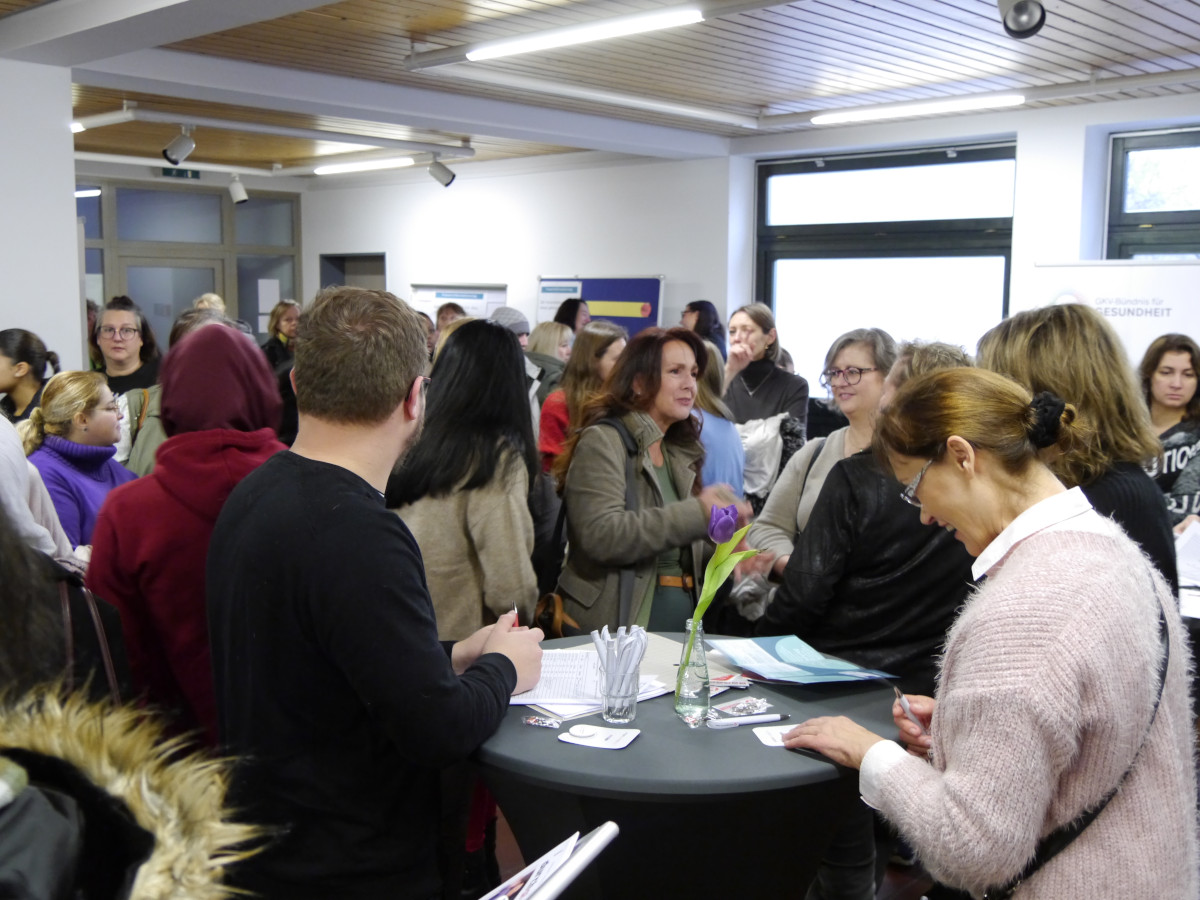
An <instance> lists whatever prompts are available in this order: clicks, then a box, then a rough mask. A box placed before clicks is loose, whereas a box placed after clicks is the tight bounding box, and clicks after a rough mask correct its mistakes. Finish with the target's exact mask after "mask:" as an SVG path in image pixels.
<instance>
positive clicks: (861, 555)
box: [756, 452, 972, 696]
mask: <svg viewBox="0 0 1200 900" xmlns="http://www.w3.org/2000/svg"><path fill="white" fill-rule="evenodd" d="M900 490H901V489H900V485H899V484H897V483H896V481H895V479H893V478H890V477H888V476H886V475H884V474H883V472H882V471H880V469H879V464H878V463H877V462H876V461H875V459H874V457H873V456H872V455H871V454H870V453H869V452H862V453H858V454H855V455H854V456H851V457H849V458H848V459H844V460H842V461H840V462H839V463H838V464H837V465H835V466H834V467H833V469H831V470H830V472H829V475H828V476H827V477H826V479H825V484H824V485H823V486H822V487H821V493H820V496H818V498H817V502H816V504H815V505H814V506H813V510H812V513H811V515H810V516H809V518H808V525H807V526H806V527H805V529H804V531H802V532H801V533H800V536H799V538H798V539H797V541H796V547H795V549H794V550H793V551H792V555H791V558H790V559H789V560H788V564H787V568H786V569H784V572H783V584H782V585H781V586H780V588H779V590H778V592H777V593H776V596H775V600H774V602H773V603H771V605H770V606H768V607H767V611H766V613H765V614H764V615H763V617H762V618H761V619H759V620H758V622H757V623H756V633H758V634H760V635H772V634H795V635H797V636H799V637H800V639H801V640H803V641H806V642H807V643H809V644H811V645H812V646H813V647H815V648H816V649H817V650H820V651H821V652H822V653H829V654H832V655H833V656H839V657H842V658H843V659H848V660H850V661H851V662H853V663H857V664H859V665H861V666H866V667H868V668H872V669H882V670H884V671H886V672H890V673H892V674H894V675H896V676H897V682H898V684H899V685H900V687H901V688H902V689H903V690H904V691H905V692H906V693H917V694H927V695H931V696H932V694H933V688H934V681H935V677H936V672H937V657H938V655H939V654H940V653H941V649H942V645H943V644H944V643H945V640H946V632H947V631H948V630H949V628H950V625H951V623H952V622H953V621H954V618H955V616H956V615H957V614H958V608H959V607H960V606H961V605H962V603H963V601H964V600H965V599H966V596H967V591H968V590H969V589H970V587H971V584H972V579H971V562H972V559H971V557H970V555H969V554H968V553H967V551H966V549H965V548H964V547H963V546H962V544H960V543H959V542H958V541H957V540H955V539H954V537H953V536H952V535H951V534H950V533H949V532H947V531H946V530H945V529H942V528H935V527H930V526H924V525H922V524H921V514H920V511H919V510H917V509H915V508H914V507H912V506H909V505H908V504H907V503H905V502H904V501H903V500H901V499H900Z"/></svg>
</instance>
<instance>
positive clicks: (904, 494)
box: [900, 459, 933, 509]
mask: <svg viewBox="0 0 1200 900" xmlns="http://www.w3.org/2000/svg"><path fill="white" fill-rule="evenodd" d="M932 465H933V460H932V459H931V460H929V462H927V463H925V465H923V466H921V471H920V472H918V473H917V477H916V478H914V479H913V480H912V481H910V482H909V483H908V486H907V487H905V488H904V490H902V491H901V492H900V499H901V500H903V501H904V502H905V503H907V504H908V505H909V506H915V507H917V508H918V509H920V508H921V501H920V500H918V499H917V488H919V487H920V486H921V479H922V478H924V477H925V470H926V469H928V468H929V467H930V466H932Z"/></svg>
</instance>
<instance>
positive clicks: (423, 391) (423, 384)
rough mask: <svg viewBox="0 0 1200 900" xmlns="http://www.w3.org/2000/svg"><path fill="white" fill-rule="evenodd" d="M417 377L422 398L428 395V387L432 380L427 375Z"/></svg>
mask: <svg viewBox="0 0 1200 900" xmlns="http://www.w3.org/2000/svg"><path fill="white" fill-rule="evenodd" d="M417 377H418V378H420V379H421V396H422V397H424V396H425V395H426V394H428V393H429V385H430V384H432V383H433V379H432V378H430V377H429V376H428V375H418V376H417Z"/></svg>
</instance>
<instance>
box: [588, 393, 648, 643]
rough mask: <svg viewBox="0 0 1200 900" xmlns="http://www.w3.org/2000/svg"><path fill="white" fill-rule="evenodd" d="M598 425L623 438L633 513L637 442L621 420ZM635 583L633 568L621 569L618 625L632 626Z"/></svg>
mask: <svg viewBox="0 0 1200 900" xmlns="http://www.w3.org/2000/svg"><path fill="white" fill-rule="evenodd" d="M596 424H597V425H609V426H611V427H613V428H615V429H616V431H617V434H619V435H620V436H621V443H622V444H624V445H625V510H626V511H627V512H633V511H634V510H636V509H637V507H638V503H637V471H636V469H635V467H634V460H635V459H636V458H637V452H638V446H637V441H635V440H634V439H633V435H632V434H630V433H629V429H628V428H626V427H625V423H624V422H622V421H621V420H620V419H617V418H614V417H611V416H610V417H608V418H604V419H600V420H599V421H598V422H596ZM633 583H634V572H633V566H625V567H624V568H622V569H621V574H620V576H619V578H618V580H617V597H618V605H617V610H618V617H617V624H618V625H626V626H628V625H629V624H630V622H629V617H630V615H631V613H632V612H633Z"/></svg>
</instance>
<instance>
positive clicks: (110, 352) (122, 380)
mask: <svg viewBox="0 0 1200 900" xmlns="http://www.w3.org/2000/svg"><path fill="white" fill-rule="evenodd" d="M92 341H93V343H94V344H95V345H96V347H97V348H98V349H99V351H100V355H101V356H102V357H103V358H104V374H105V375H107V376H108V386H109V388H111V389H112V392H113V393H114V394H117V395H121V394H125V393H127V392H129V391H132V390H134V389H136V388H149V387H150V386H151V385H153V384H155V383H156V382H157V381H158V363H159V359H160V357H161V356H162V354H161V353H160V352H159V349H158V341H156V340H155V339H154V330H153V329H152V328H151V327H150V323H149V322H147V321H146V317H145V316H144V315H143V314H142V311H141V309H140V308H139V307H138V305H137V304H136V303H134V302H133V301H132V300H130V299H129V298H128V297H113V298H112V299H111V300H109V301H108V303H106V304H105V306H104V309H103V310H102V311H101V313H100V318H99V320H98V321H97V323H96V331H95V333H94V334H93V335H92Z"/></svg>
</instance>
